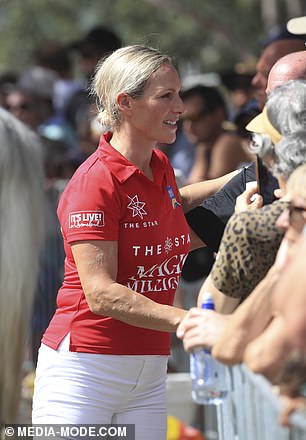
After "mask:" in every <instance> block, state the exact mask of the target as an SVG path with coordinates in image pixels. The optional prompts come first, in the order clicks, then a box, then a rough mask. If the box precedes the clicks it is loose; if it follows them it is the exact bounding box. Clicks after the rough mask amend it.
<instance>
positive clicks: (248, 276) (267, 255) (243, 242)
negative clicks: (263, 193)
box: [211, 200, 288, 299]
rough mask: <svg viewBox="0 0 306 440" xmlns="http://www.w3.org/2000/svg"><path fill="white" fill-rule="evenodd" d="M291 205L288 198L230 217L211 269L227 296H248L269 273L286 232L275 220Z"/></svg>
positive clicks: (214, 278)
mask: <svg viewBox="0 0 306 440" xmlns="http://www.w3.org/2000/svg"><path fill="white" fill-rule="evenodd" d="M287 207H288V202H284V201H282V200H277V201H275V202H273V203H272V204H271V205H266V206H264V207H263V208H261V209H257V210H255V211H245V212H241V213H239V214H234V215H233V216H232V217H231V218H230V220H229V221H228V223H227V225H226V228H225V230H224V235H223V238H222V241H221V244H220V248H219V252H218V255H217V258H216V261H215V263H214V266H213V268H212V271H211V279H212V281H213V283H214V285H215V286H216V288H217V289H218V290H220V291H221V292H222V293H224V294H225V295H227V296H231V297H233V298H242V299H245V298H246V297H247V296H248V295H249V294H250V293H251V292H252V290H253V289H254V287H256V285H257V284H258V283H259V281H261V280H262V279H263V278H264V277H265V275H266V274H267V272H268V270H269V269H270V267H271V266H272V264H273V263H274V260H275V257H276V254H277V251H278V248H279V245H280V242H281V240H282V238H283V235H284V233H283V232H280V231H279V230H278V229H277V227H276V225H275V223H276V220H277V218H278V217H279V215H280V214H281V213H282V212H283V211H284V210H285V209H286V208H287Z"/></svg>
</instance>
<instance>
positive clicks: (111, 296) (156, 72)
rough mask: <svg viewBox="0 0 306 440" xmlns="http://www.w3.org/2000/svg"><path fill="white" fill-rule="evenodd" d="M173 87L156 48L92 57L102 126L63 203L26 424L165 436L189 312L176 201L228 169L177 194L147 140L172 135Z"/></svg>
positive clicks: (201, 191)
mask: <svg viewBox="0 0 306 440" xmlns="http://www.w3.org/2000/svg"><path fill="white" fill-rule="evenodd" d="M180 88H181V85H180V80H179V76H178V73H177V71H176V69H175V68H174V66H173V64H172V61H171V59H170V58H169V57H168V56H167V55H164V54H162V53H160V52H159V51H158V50H156V49H153V48H148V47H144V46H137V45H136V46H128V47H124V48H121V49H118V50H116V51H115V52H114V53H113V54H111V55H110V56H109V57H107V58H106V59H105V60H104V61H103V62H102V63H101V64H100V66H98V69H97V72H96V75H95V77H94V82H93V89H94V93H95V94H96V95H97V99H98V101H99V102H100V103H103V107H102V105H101V112H100V115H99V117H100V121H101V123H102V125H104V126H108V127H109V129H110V131H109V132H107V133H105V134H104V135H102V137H101V139H100V143H99V147H98V149H97V150H96V152H94V153H93V154H92V155H91V156H90V157H89V158H88V159H87V160H86V161H85V162H84V163H83V164H82V165H81V166H80V168H79V169H78V170H77V171H76V173H75V175H74V176H73V177H72V179H71V181H70V182H69V184H68V186H67V187H66V190H65V191H64V193H63V195H62V198H61V200H60V203H59V207H58V216H59V219H60V223H61V227H62V233H63V239H64V246H65V252H66V262H65V279H64V283H63V285H62V287H61V289H60V290H59V293H58V298H57V305H58V308H57V310H56V313H55V315H54V317H53V319H52V320H51V323H50V325H49V327H48V329H47V330H46V332H45V334H44V337H43V339H42V346H41V348H40V353H39V360H38V366H37V376H36V381H35V391H34V404H33V422H34V423H73V424H82V423H100V424H108V423H124V424H127V423H130V424H135V425H136V439H138V440H140V439H144V438H145V439H147V440H150V439H152V440H153V439H154V440H157V439H164V438H165V437H166V399H165V379H166V371H167V360H168V355H169V350H170V333H171V332H174V331H175V330H176V328H177V326H178V324H179V322H180V321H181V319H182V318H183V317H184V316H185V313H186V312H185V311H184V310H182V309H179V308H176V307H173V306H172V304H173V299H174V294H175V291H176V288H177V285H178V282H179V278H180V274H181V270H182V267H183V264H184V261H185V259H186V257H187V254H188V252H189V250H190V249H191V245H192V244H191V237H190V231H189V228H188V225H187V223H186V220H185V217H184V212H183V209H182V204H183V205H184V208H185V209H188V208H190V207H191V206H192V205H193V204H196V203H198V202H199V201H200V200H202V198H203V197H205V195H208V194H210V193H212V192H214V191H216V190H217V189H219V188H220V186H221V185H222V184H223V183H225V182H226V181H227V180H228V178H229V176H227V177H225V179H223V178H221V179H219V180H216V181H212V182H207V183H205V184H204V185H201V184H198V185H195V186H194V187H192V188H190V187H188V188H185V189H184V190H182V194H181V195H180V194H179V192H178V188H177V185H176V182H175V177H174V173H173V170H172V168H171V166H170V164H169V161H168V159H167V158H166V156H165V155H164V154H163V153H162V152H161V151H160V150H158V149H156V148H155V147H156V145H157V143H163V144H169V143H172V142H173V141H174V140H175V137H176V130H177V123H178V120H179V118H180V116H181V115H182V113H183V112H184V105H183V102H182V100H181V98H180ZM202 244H203V243H202Z"/></svg>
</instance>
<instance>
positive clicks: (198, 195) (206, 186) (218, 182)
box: [180, 170, 239, 212]
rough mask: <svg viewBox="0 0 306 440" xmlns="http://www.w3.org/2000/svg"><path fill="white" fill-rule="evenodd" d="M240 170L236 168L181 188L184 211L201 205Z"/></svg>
mask: <svg viewBox="0 0 306 440" xmlns="http://www.w3.org/2000/svg"><path fill="white" fill-rule="evenodd" d="M238 172H239V171H237V170H235V171H232V172H230V173H228V174H225V175H224V176H221V177H218V178H217V179H211V180H204V181H203V182H197V183H192V184H190V185H187V186H183V188H180V196H181V200H182V207H183V211H184V212H188V211H190V210H191V209H192V208H195V207H196V206H198V205H200V204H201V203H202V202H203V200H204V199H206V198H207V197H209V196H211V195H212V194H214V193H215V192H217V191H219V190H220V189H221V188H222V186H224V185H225V184H226V183H227V182H228V181H229V180H231V179H232V178H233V177H234V176H235V175H236V174H237V173H238Z"/></svg>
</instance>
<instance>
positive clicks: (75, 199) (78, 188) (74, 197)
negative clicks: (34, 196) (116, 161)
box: [57, 167, 121, 243]
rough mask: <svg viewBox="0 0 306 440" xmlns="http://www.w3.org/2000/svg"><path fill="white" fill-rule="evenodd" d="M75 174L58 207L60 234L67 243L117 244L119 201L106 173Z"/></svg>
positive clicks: (99, 168) (113, 183) (100, 169)
mask: <svg viewBox="0 0 306 440" xmlns="http://www.w3.org/2000/svg"><path fill="white" fill-rule="evenodd" d="M97 168H98V169H96V170H95V171H94V170H93V169H90V170H89V171H87V172H84V173H82V172H79V173H78V172H77V173H76V174H75V175H74V176H73V178H72V179H71V180H70V182H69V183H68V185H67V187H66V189H65V191H64V193H63V195H62V197H61V199H60V202H59V206H58V211H57V212H58V217H59V221H60V224H61V228H62V233H63V236H64V237H65V239H66V240H67V242H68V243H71V242H73V241H79V240H110V241H117V240H118V231H119V219H120V209H121V206H120V197H119V194H118V191H117V189H116V184H115V182H114V181H113V178H112V176H111V174H110V173H109V172H107V170H103V167H97Z"/></svg>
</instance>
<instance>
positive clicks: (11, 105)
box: [5, 91, 38, 130]
mask: <svg viewBox="0 0 306 440" xmlns="http://www.w3.org/2000/svg"><path fill="white" fill-rule="evenodd" d="M5 108H6V109H7V110H8V111H9V112H10V113H12V114H13V115H14V116H15V117H16V118H17V119H19V120H20V121H22V122H23V123H24V124H26V125H28V126H29V127H31V128H32V129H34V130H35V129H36V128H37V125H38V116H37V112H36V110H35V106H34V103H33V102H31V100H30V99H29V97H28V96H27V95H26V94H24V93H23V92H20V91H12V92H10V93H8V95H7V98H6V103H5Z"/></svg>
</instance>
